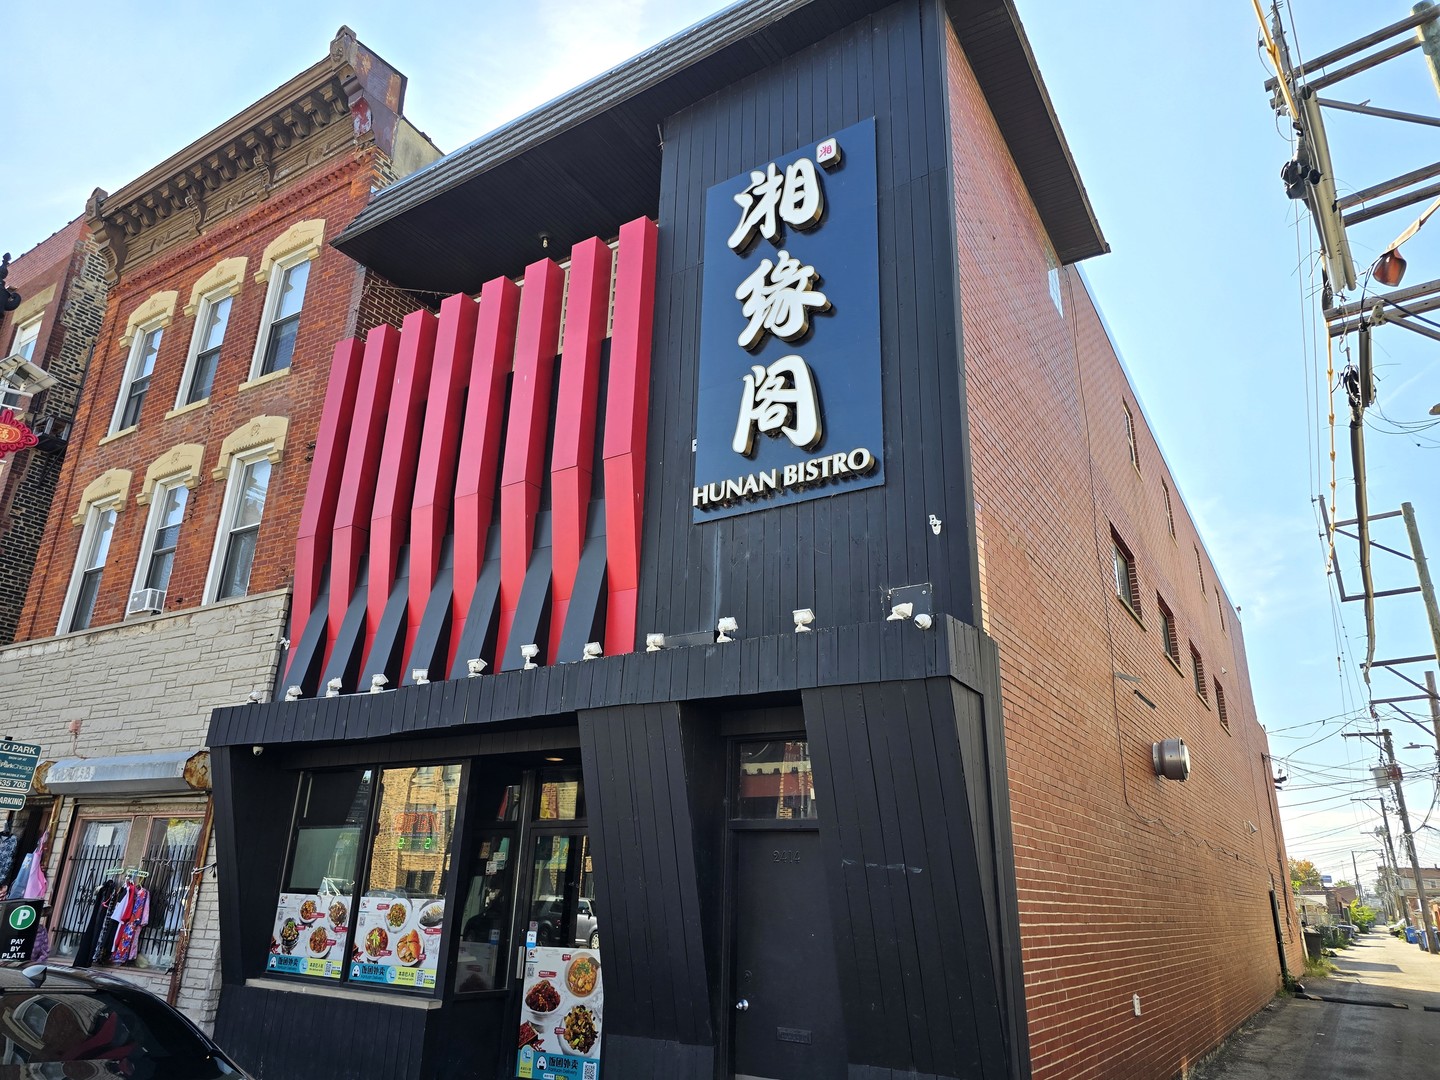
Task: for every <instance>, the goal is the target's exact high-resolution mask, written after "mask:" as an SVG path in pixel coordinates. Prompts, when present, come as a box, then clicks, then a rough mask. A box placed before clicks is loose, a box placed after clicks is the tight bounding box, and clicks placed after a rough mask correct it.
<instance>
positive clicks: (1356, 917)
mask: <svg viewBox="0 0 1440 1080" xmlns="http://www.w3.org/2000/svg"><path fill="white" fill-rule="evenodd" d="M1379 917H1380V916H1379V914H1378V913H1377V912H1376V911H1375V909H1374V908H1372V907H1371V906H1370V905H1369V904H1362V903H1360V901H1359V900H1351V901H1350V921H1351V922H1352V923H1354V924H1355V925H1356V926H1358V927H1359V928H1360V929H1361V930H1369V929H1370V928H1371V927H1372V926H1374V925H1375V922H1376V920H1377V919H1379Z"/></svg>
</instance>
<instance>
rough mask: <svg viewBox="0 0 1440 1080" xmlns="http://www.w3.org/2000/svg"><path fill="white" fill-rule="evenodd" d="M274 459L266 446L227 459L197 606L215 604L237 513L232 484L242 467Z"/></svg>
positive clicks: (236, 492) (235, 488)
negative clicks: (217, 513)
mask: <svg viewBox="0 0 1440 1080" xmlns="http://www.w3.org/2000/svg"><path fill="white" fill-rule="evenodd" d="M275 455H276V447H275V446H274V445H272V444H269V443H267V444H266V445H264V446H256V447H253V448H251V449H248V450H246V451H245V452H244V453H240V454H236V455H234V456H233V457H232V458H231V459H230V469H229V472H228V473H227V474H226V477H225V498H224V500H223V501H222V502H221V503H220V522H219V524H218V525H217V526H216V528H215V543H214V544H213V545H211V548H210V569H209V570H208V571H207V572H206V574H205V593H204V599H203V600H202V601H201V603H204V604H213V603H215V594H216V593H217V592H219V591H220V574H221V570H222V567H223V564H224V562H225V548H226V546H227V543H228V541H229V539H230V533H231V531H232V528H233V522H234V520H235V511H236V510H237V509H239V502H240V485H239V484H238V483H236V480H237V479H238V478H239V477H241V476H243V475H244V474H245V467H246V466H247V465H249V464H251V463H252V462H255V461H259V460H260V459H261V458H269V459H270V460H271V462H274V461H275V460H276V457H275ZM270 479H271V482H272V483H273V482H274V479H275V474H274V473H273V472H272V473H271V474H270ZM265 505H266V507H268V506H269V505H270V489H269V488H267V489H266V491H265ZM260 527H261V528H262V529H263V528H264V527H265V512H264V511H263V510H262V511H261V512H260ZM255 551H256V553H257V554H258V553H259V551H260V545H259V543H258V538H257V543H256V545H255ZM250 569H251V572H252V573H253V572H254V569H255V567H254V564H253V563H252V564H251V567H250ZM246 594H247V595H248V594H249V590H248V589H247V590H246ZM226 599H231V600H233V599H235V597H227V598H226Z"/></svg>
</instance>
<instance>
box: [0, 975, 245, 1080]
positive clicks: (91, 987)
mask: <svg viewBox="0 0 1440 1080" xmlns="http://www.w3.org/2000/svg"><path fill="white" fill-rule="evenodd" d="M112 1076H118V1077H128V1078H130V1080H147V1078H151V1077H154V1078H156V1080H172V1078H173V1080H211V1078H212V1077H236V1078H244V1077H246V1073H245V1072H244V1070H242V1069H241V1068H240V1067H239V1066H238V1065H236V1064H235V1063H234V1062H233V1061H231V1060H230V1059H229V1058H228V1057H226V1056H225V1055H224V1053H222V1052H221V1050H220V1048H219V1047H217V1046H216V1045H215V1044H214V1043H213V1042H211V1041H210V1040H209V1039H208V1038H206V1037H205V1035H204V1034H202V1033H201V1031H200V1029H199V1028H197V1027H196V1026H195V1025H194V1024H192V1023H191V1022H190V1021H189V1020H188V1019H186V1018H185V1017H184V1016H183V1015H182V1014H181V1013H179V1012H177V1011H176V1010H175V1009H173V1008H171V1007H170V1006H169V1005H167V1004H166V1003H165V1002H163V1001H161V1000H160V999H159V998H158V997H156V996H155V995H154V994H151V993H149V992H148V991H145V990H142V989H140V988H139V987H137V986H133V985H132V984H130V983H127V982H123V981H121V980H120V979H114V978H108V977H106V976H103V975H90V974H84V975H82V974H80V973H79V972H72V971H68V970H60V969H55V970H48V969H44V968H39V967H31V968H26V969H25V970H24V971H23V972H22V971H18V970H16V969H14V968H0V1080H32V1078H33V1080H41V1078H44V1080H49V1078H51V1077H54V1078H57V1080H58V1078H61V1077H64V1078H67V1080H69V1078H76V1080H83V1078H89V1077H96V1078H100V1077H112Z"/></svg>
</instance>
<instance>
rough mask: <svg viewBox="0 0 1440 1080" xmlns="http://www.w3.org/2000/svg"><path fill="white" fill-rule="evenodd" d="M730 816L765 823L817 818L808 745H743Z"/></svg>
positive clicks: (793, 742) (770, 742) (796, 742)
mask: <svg viewBox="0 0 1440 1080" xmlns="http://www.w3.org/2000/svg"><path fill="white" fill-rule="evenodd" d="M739 752H740V763H739V764H740V767H739V773H738V776H737V777H736V782H737V784H738V785H739V790H737V791H736V792H735V804H734V805H735V810H734V812H733V813H732V816H734V817H738V818H753V819H761V820H768V821H776V820H782V821H801V820H813V819H815V818H818V817H819V816H820V814H819V807H818V803H817V801H816V798H815V777H814V775H813V773H812V772H811V770H810V744H809V743H808V742H806V741H805V740H803V739H769V740H766V741H765V742H753V743H751V742H747V743H742V744H741V745H740V748H739Z"/></svg>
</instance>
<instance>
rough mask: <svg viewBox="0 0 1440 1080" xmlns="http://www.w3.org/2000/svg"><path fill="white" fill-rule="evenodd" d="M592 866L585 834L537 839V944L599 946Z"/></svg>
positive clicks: (533, 891) (533, 895) (533, 890)
mask: <svg viewBox="0 0 1440 1080" xmlns="http://www.w3.org/2000/svg"><path fill="white" fill-rule="evenodd" d="M592 866H593V863H592V860H591V858H590V838H589V836H588V835H586V834H585V833H570V834H566V835H560V836H537V837H535V847H534V862H533V866H532V869H531V877H530V880H531V886H530V919H529V922H530V927H531V928H532V929H533V930H534V931H535V943H536V944H537V945H591V944H592V941H593V943H594V946H595V947H598V943H599V926H598V921H597V916H596V912H595V909H594V900H593V896H594V890H595V883H594V875H593V873H592Z"/></svg>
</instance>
